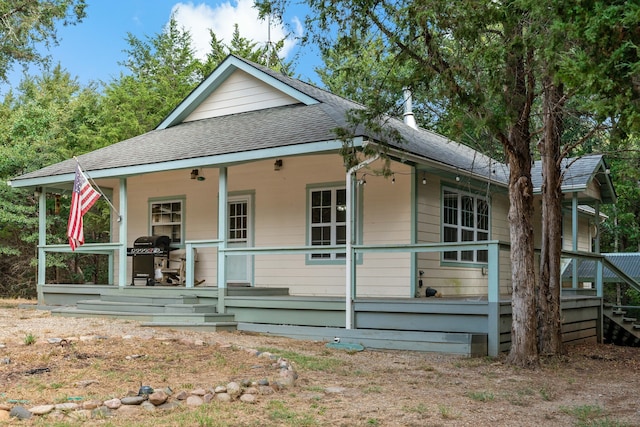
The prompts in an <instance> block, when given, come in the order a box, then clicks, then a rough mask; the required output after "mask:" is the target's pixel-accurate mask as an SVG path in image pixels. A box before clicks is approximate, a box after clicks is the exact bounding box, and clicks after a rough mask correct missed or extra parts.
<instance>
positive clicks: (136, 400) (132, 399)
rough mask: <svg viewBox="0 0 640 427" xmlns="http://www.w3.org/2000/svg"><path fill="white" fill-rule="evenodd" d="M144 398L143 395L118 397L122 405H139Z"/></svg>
mask: <svg viewBox="0 0 640 427" xmlns="http://www.w3.org/2000/svg"><path fill="white" fill-rule="evenodd" d="M145 400H147V399H146V397H145V396H127V397H123V398H122V399H120V401H121V402H122V404H123V405H140V404H141V403H142V402H144V401H145Z"/></svg>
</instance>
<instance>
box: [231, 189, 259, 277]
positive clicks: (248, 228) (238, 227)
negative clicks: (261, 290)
mask: <svg viewBox="0 0 640 427" xmlns="http://www.w3.org/2000/svg"><path fill="white" fill-rule="evenodd" d="M251 211H252V209H251V197H250V196H241V197H229V203H228V207H227V215H228V217H227V221H228V222H227V224H228V233H227V247H229V248H246V247H247V246H252V242H251V235H252V226H253V218H252V215H251ZM226 275H227V283H231V284H242V285H251V282H252V276H253V257H252V256H250V255H228V256H227V265H226Z"/></svg>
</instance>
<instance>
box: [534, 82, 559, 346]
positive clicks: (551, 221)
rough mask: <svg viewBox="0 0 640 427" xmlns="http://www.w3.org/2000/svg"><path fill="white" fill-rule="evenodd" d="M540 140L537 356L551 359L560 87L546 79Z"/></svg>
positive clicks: (555, 331)
mask: <svg viewBox="0 0 640 427" xmlns="http://www.w3.org/2000/svg"><path fill="white" fill-rule="evenodd" d="M543 84H544V89H543V90H544V98H543V102H542V110H543V137H542V140H541V141H540V143H539V144H538V149H539V151H540V155H541V158H542V248H541V253H540V285H539V286H538V291H537V292H536V306H537V312H538V352H539V353H540V354H542V355H555V354H560V353H562V351H563V348H562V322H561V316H560V288H561V286H562V283H561V281H560V262H561V250H562V240H561V236H562V191H561V185H562V175H561V171H560V161H561V153H560V149H561V136H562V132H563V113H562V112H563V104H564V98H563V87H562V85H556V84H554V83H553V81H552V78H551V77H550V76H548V75H547V76H546V77H545V78H544V81H543Z"/></svg>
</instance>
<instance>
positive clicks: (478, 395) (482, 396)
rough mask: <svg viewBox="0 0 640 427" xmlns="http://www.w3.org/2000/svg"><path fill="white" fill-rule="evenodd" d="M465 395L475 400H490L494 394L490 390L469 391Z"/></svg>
mask: <svg viewBox="0 0 640 427" xmlns="http://www.w3.org/2000/svg"><path fill="white" fill-rule="evenodd" d="M467 397H469V398H470V399H472V400H475V401H477V402H491V401H493V400H495V396H494V395H493V393H491V392H490V391H470V392H468V393H467Z"/></svg>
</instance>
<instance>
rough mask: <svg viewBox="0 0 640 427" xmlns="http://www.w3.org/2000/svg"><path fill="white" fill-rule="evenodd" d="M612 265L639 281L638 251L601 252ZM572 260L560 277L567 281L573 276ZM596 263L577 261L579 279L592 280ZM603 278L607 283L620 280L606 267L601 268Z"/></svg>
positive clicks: (639, 258)
mask: <svg viewBox="0 0 640 427" xmlns="http://www.w3.org/2000/svg"><path fill="white" fill-rule="evenodd" d="M602 255H604V257H605V258H606V259H607V260H608V261H610V262H611V263H612V264H613V265H615V266H616V267H618V268H619V269H620V270H622V271H623V272H624V273H625V274H627V276H629V277H632V278H633V279H635V280H636V281H640V253H638V252H629V253H624V252H623V253H609V254H602ZM573 262H574V261H573V260H572V261H571V262H570V263H569V265H567V267H566V268H565V270H564V272H563V273H562V279H563V280H565V281H567V280H571V278H572V277H573ZM595 270H596V263H595V261H586V260H585V261H582V262H579V263H578V274H577V276H578V278H579V279H580V280H585V281H589V280H593V278H594V277H595ZM603 280H604V281H605V282H608V283H617V282H622V280H621V279H620V278H618V276H617V275H616V274H615V273H613V272H612V271H611V270H609V269H608V268H606V267H605V268H604V269H603Z"/></svg>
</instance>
